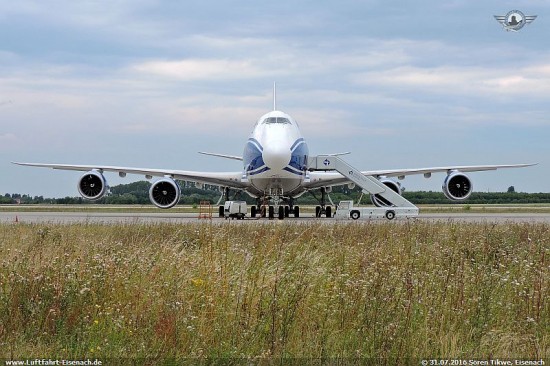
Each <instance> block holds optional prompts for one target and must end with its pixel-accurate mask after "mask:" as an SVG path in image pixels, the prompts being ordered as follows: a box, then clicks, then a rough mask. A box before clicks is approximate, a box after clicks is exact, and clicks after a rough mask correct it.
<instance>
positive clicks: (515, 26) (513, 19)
mask: <svg viewBox="0 0 550 366" xmlns="http://www.w3.org/2000/svg"><path fill="white" fill-rule="evenodd" d="M504 24H505V25H506V27H507V28H509V29H511V30H515V31H517V30H520V29H521V28H523V26H524V25H525V15H524V14H523V13H522V12H521V11H519V10H511V11H509V12H508V14H506V16H505V18H504Z"/></svg>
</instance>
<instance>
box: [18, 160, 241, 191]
mask: <svg viewBox="0 0 550 366" xmlns="http://www.w3.org/2000/svg"><path fill="white" fill-rule="evenodd" d="M12 163H13V164H17V165H23V166H33V167H40V168H52V169H59V170H75V171H81V172H87V171H90V170H99V171H101V172H113V173H118V174H119V175H120V176H122V177H123V176H124V175H126V173H128V174H138V175H144V176H145V177H146V178H151V177H164V176H171V177H173V178H174V179H180V180H186V181H191V182H201V183H206V184H212V185H217V186H223V187H230V188H241V189H242V188H246V186H247V185H246V183H243V182H241V176H242V172H195V171H187V170H170V169H147V168H131V167H120V166H105V165H69V164H42V163H19V162H12Z"/></svg>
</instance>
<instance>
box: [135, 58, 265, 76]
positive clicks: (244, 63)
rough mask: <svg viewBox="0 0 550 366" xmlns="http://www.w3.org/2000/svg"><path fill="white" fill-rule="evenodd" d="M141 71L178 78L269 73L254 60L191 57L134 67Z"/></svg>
mask: <svg viewBox="0 0 550 366" xmlns="http://www.w3.org/2000/svg"><path fill="white" fill-rule="evenodd" d="M132 68H133V69H134V70H136V71H138V72H140V73H146V74H154V75H158V76H162V77H166V78H170V79H177V80H210V79H214V80H228V79H246V78H255V77H261V76H266V75H269V74H270V72H269V71H268V70H265V69H263V68H262V67H261V66H258V63H255V62H254V60H212V59H202V60H201V59H190V60H181V61H149V62H144V63H141V64H137V65H135V66H133V67H132Z"/></svg>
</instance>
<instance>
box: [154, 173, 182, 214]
mask: <svg viewBox="0 0 550 366" xmlns="http://www.w3.org/2000/svg"><path fill="white" fill-rule="evenodd" d="M180 196H181V189H180V187H179V186H178V184H177V183H176V181H175V180H174V179H172V178H163V179H159V180H157V181H156V182H155V183H153V184H152V185H151V188H150V189H149V199H150V200H151V202H152V203H153V204H154V205H155V206H157V207H159V208H171V207H174V206H175V205H176V204H177V203H178V201H179V200H180Z"/></svg>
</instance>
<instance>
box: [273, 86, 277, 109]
mask: <svg viewBox="0 0 550 366" xmlns="http://www.w3.org/2000/svg"><path fill="white" fill-rule="evenodd" d="M273 110H274V111H276V110H277V83H276V82H273Z"/></svg>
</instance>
